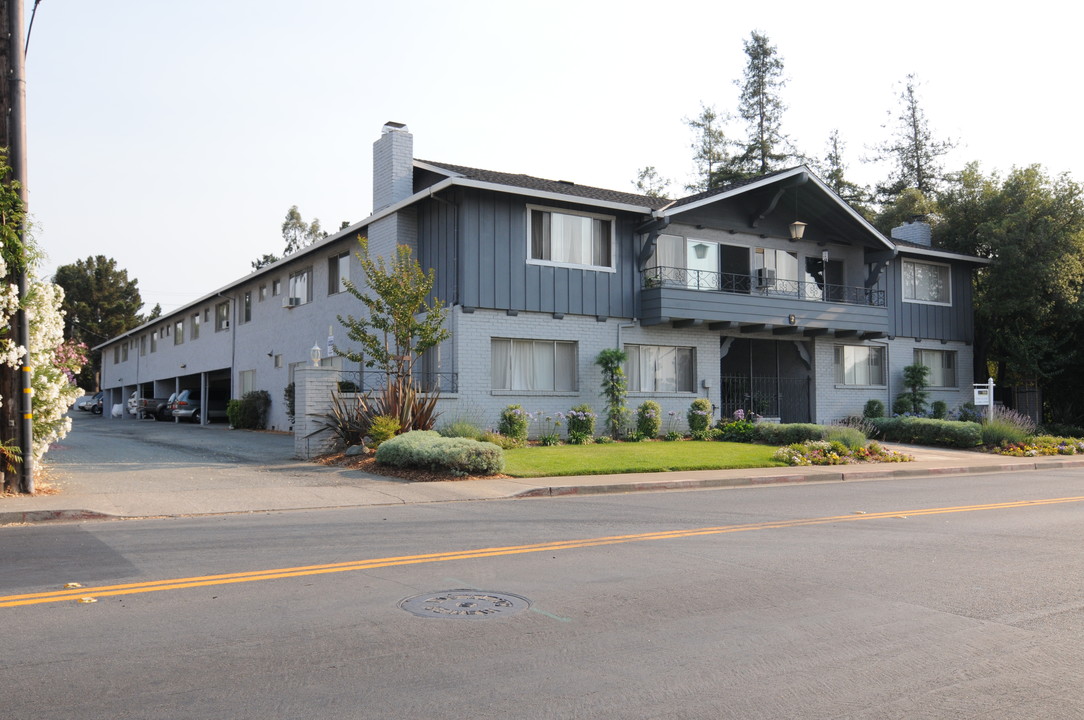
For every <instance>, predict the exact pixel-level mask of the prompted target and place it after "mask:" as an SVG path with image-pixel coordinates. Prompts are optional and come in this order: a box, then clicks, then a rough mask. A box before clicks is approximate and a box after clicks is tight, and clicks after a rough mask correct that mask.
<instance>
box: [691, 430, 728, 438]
mask: <svg viewBox="0 0 1084 720" xmlns="http://www.w3.org/2000/svg"><path fill="white" fill-rule="evenodd" d="M722 435H723V431H722V430H720V429H719V428H713V427H709V428H705V429H704V430H693V431H692V432H691V433H689V436H690V437H691V438H692V439H693V440H718V439H719V438H720V437H722Z"/></svg>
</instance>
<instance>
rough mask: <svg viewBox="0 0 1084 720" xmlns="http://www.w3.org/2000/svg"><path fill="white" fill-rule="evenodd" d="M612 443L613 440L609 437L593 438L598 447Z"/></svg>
mask: <svg viewBox="0 0 1084 720" xmlns="http://www.w3.org/2000/svg"><path fill="white" fill-rule="evenodd" d="M613 441H614V439H613V438H612V437H610V436H609V435H599V436H598V437H597V438H595V442H596V443H598V444H599V445H608V444H609V443H612V442H613Z"/></svg>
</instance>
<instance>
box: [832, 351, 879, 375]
mask: <svg viewBox="0 0 1084 720" xmlns="http://www.w3.org/2000/svg"><path fill="white" fill-rule="evenodd" d="M884 357H885V352H884V348H883V347H878V346H871V345H836V382H837V383H838V384H840V385H884V384H885V362H884Z"/></svg>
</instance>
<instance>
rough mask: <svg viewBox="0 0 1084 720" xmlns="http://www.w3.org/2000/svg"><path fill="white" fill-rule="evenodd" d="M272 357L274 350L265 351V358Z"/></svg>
mask: <svg viewBox="0 0 1084 720" xmlns="http://www.w3.org/2000/svg"><path fill="white" fill-rule="evenodd" d="M274 356H275V351H274V350H268V351H267V357H274Z"/></svg>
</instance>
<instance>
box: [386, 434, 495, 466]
mask: <svg viewBox="0 0 1084 720" xmlns="http://www.w3.org/2000/svg"><path fill="white" fill-rule="evenodd" d="M376 461H377V462H379V463H383V464H385V465H394V466H396V467H416V468H424V469H428V470H436V471H444V472H449V473H451V474H453V475H493V474H494V473H499V472H500V471H501V470H503V469H504V451H503V450H501V448H499V447H497V446H496V445H494V444H493V443H487V442H480V441H478V440H471V439H470V438H459V437H452V438H446V437H442V436H441V435H440V433H437V432H434V431H433V430H415V431H413V432H408V433H403V434H402V435H398V436H396V437H393V438H392V439H390V440H387V441H385V442H384V443H381V445H380V447H379V448H377V450H376Z"/></svg>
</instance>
